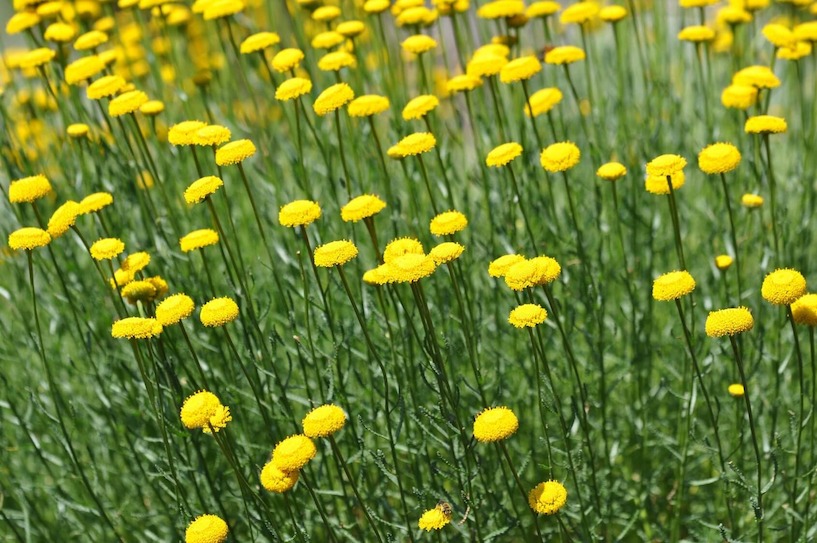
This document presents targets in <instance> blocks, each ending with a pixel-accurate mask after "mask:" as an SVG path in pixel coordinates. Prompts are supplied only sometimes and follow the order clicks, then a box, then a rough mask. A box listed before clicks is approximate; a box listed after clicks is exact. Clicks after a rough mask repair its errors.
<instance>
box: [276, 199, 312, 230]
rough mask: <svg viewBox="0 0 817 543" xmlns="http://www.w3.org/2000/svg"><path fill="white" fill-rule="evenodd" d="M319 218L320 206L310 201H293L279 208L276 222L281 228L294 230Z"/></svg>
mask: <svg viewBox="0 0 817 543" xmlns="http://www.w3.org/2000/svg"><path fill="white" fill-rule="evenodd" d="M320 216H321V206H319V205H318V203H317V202H313V201H312V200H295V201H294V202H290V203H288V204H286V205H285V206H283V207H281V210H280V211H279V212H278V222H279V223H280V224H281V226H287V227H289V228H294V227H296V226H306V225H308V224H312V223H313V222H315V221H316V220H318V219H319V218H320Z"/></svg>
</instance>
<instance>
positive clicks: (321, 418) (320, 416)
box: [301, 404, 347, 438]
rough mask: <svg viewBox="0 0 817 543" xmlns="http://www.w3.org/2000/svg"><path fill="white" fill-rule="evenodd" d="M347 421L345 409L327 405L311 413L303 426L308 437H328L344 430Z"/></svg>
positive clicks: (303, 422) (306, 417)
mask: <svg viewBox="0 0 817 543" xmlns="http://www.w3.org/2000/svg"><path fill="white" fill-rule="evenodd" d="M346 419H347V417H346V413H344V412H343V409H341V408H340V407H338V406H337V405H332V404H327V405H322V406H320V407H316V408H315V409H313V410H312V411H310V412H309V413H308V414H307V415H306V416H305V417H304V420H303V421H302V423H301V424H302V425H303V428H304V435H305V436H307V437H312V438H315V437H328V436H331V435H332V434H334V433H335V432H337V431H339V430H340V429H341V428H343V426H344V425H345V424H346Z"/></svg>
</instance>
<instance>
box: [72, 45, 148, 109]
mask: <svg viewBox="0 0 817 543" xmlns="http://www.w3.org/2000/svg"><path fill="white" fill-rule="evenodd" d="M104 69H105V63H104V62H103V61H102V59H101V58H99V57H98V56H97V55H90V56H87V57H82V58H80V59H78V60H75V61H74V62H72V63H71V64H69V65H68V66H66V67H65V82H66V83H68V84H69V85H76V84H77V83H80V82H82V81H85V80H88V79H91V78H92V77H94V76H95V75H96V74H98V73H100V72H101V71H102V70H104ZM140 105H141V104H140Z"/></svg>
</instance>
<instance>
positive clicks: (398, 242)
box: [383, 238, 425, 264]
mask: <svg viewBox="0 0 817 543" xmlns="http://www.w3.org/2000/svg"><path fill="white" fill-rule="evenodd" d="M424 254H425V251H424V250H423V244H422V243H420V242H419V241H418V240H417V239H415V238H397V239H394V240H392V241H390V242H389V243H388V244H387V245H386V248H385V249H384V250H383V262H385V263H386V264H388V263H389V262H391V261H392V260H394V259H395V258H397V257H398V256H403V255H424Z"/></svg>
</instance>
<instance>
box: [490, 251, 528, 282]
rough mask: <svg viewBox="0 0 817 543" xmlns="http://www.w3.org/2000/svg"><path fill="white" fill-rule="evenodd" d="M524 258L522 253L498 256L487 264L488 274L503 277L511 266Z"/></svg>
mask: <svg viewBox="0 0 817 543" xmlns="http://www.w3.org/2000/svg"><path fill="white" fill-rule="evenodd" d="M524 260H525V257H524V256H522V255H516V254H511V255H503V256H500V257H499V258H497V259H495V260H494V261H493V262H491V263H490V264H489V265H488V275H490V276H491V277H505V275H506V274H507V273H508V270H509V269H510V268H511V266H513V265H514V264H518V263H519V262H522V261H524Z"/></svg>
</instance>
